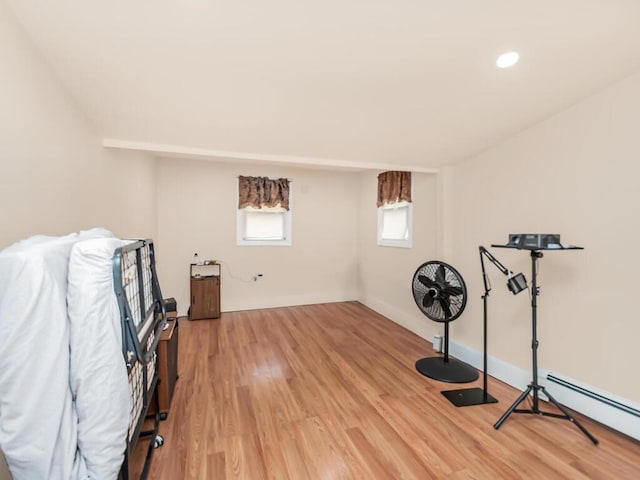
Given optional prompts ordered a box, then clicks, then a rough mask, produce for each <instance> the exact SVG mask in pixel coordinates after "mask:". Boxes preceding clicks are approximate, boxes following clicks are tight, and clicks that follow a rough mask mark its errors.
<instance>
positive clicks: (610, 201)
mask: <svg viewBox="0 0 640 480" xmlns="http://www.w3.org/2000/svg"><path fill="white" fill-rule="evenodd" d="M639 125H640V73H637V74H635V75H632V76H630V77H628V78H626V79H624V80H623V81H621V82H619V83H616V84H614V85H611V86H610V87H608V88H607V89H605V90H604V91H602V92H600V93H598V94H597V95H594V96H592V97H590V98H588V99H586V100H584V101H582V102H580V103H578V104H577V105H575V106H574V107H572V108H570V109H568V110H566V111H564V112H562V113H560V114H558V115H556V116H554V117H552V118H549V119H548V120H546V121H544V122H542V123H540V124H538V125H536V126H534V127H533V128H530V129H528V130H526V131H524V132H522V133H521V134H519V135H517V136H515V137H513V138H511V139H509V140H508V141H505V142H503V143H501V144H500V145H498V146H496V147H495V148H492V149H490V150H489V151H487V152H485V153H483V154H481V155H479V156H478V157H477V158H473V159H471V160H469V161H466V162H463V163H460V164H458V165H456V166H454V167H451V168H449V169H448V171H447V172H446V173H445V175H446V176H447V177H449V181H448V182H447V194H446V198H447V199H448V200H449V202H450V204H449V205H448V207H447V208H448V211H450V212H451V216H452V218H451V219H450V220H449V221H447V223H446V226H447V231H446V232H444V235H445V236H446V237H447V238H448V239H450V240H451V242H452V243H451V246H450V249H448V251H449V252H450V255H451V256H450V261H451V262H452V263H453V264H454V265H457V266H458V267H459V269H460V270H461V272H462V273H463V275H464V276H465V279H466V281H467V284H468V286H469V290H470V298H469V304H468V305H467V311H466V312H465V314H463V316H462V317H461V318H460V319H459V320H457V321H456V322H454V324H452V333H453V336H454V337H455V339H456V340H457V341H459V342H461V343H463V344H465V345H467V346H470V347H471V348H475V349H476V350H481V347H482V344H481V341H482V330H481V328H482V305H481V301H480V296H481V294H482V279H481V273H480V262H479V257H478V246H479V245H485V246H487V247H489V246H490V244H492V243H505V242H506V241H507V235H508V234H509V233H527V232H534V233H535V232H539V233H560V234H561V235H562V240H563V242H566V243H572V244H575V245H580V246H584V247H585V250H583V251H566V252H548V253H546V252H545V254H544V258H542V259H541V260H540V261H539V267H540V274H539V285H540V290H541V296H540V297H539V299H538V300H539V301H538V307H539V308H538V334H539V341H540V348H539V351H538V353H539V364H540V366H541V367H543V368H547V369H550V370H552V371H554V372H555V373H557V374H561V375H566V376H568V377H571V378H574V379H577V380H579V381H581V382H584V383H585V384H587V385H591V386H593V387H596V388H599V389H602V390H604V391H607V392H611V393H614V394H616V395H619V396H622V397H623V398H627V399H630V400H633V401H636V402H637V401H638V400H640V382H638V381H637V380H638V378H640V377H639V376H638V375H639V374H638V365H639V364H640V353H639V352H640V350H638V340H639V339H640V321H638V301H637V298H636V295H637V284H638V273H639V271H638V266H639V265H640V263H639V262H638V260H637V241H638V239H639V238H640V215H639V211H640V210H639V207H638V206H639V205H640V188H639V187H638V179H639V178H640V162H639V161H638V160H639V159H640V142H638V126H639ZM492 252H493V254H494V255H495V256H496V257H498V259H499V260H501V261H502V262H503V263H504V264H505V265H507V266H508V267H510V268H511V269H513V270H517V271H520V270H522V271H524V273H525V276H526V277H527V279H530V277H531V260H530V257H529V256H528V254H527V252H524V251H512V250H505V249H492ZM487 269H488V271H489V274H490V277H491V279H492V283H493V285H494V290H493V292H492V293H491V297H490V299H489V330H490V335H489V338H490V340H489V353H490V354H491V355H493V356H496V357H498V358H499V359H501V360H504V361H506V362H509V363H511V364H513V365H515V366H517V367H520V368H522V369H524V370H527V371H530V368H531V347H530V341H531V309H530V304H529V299H528V297H527V294H526V293H522V294H520V295H518V296H516V297H514V296H513V295H512V294H511V293H509V292H508V291H507V289H506V286H505V278H504V277H503V276H502V275H501V274H500V273H499V272H498V270H496V269H495V268H494V267H493V266H492V265H491V264H490V263H489V264H488V265H487Z"/></svg>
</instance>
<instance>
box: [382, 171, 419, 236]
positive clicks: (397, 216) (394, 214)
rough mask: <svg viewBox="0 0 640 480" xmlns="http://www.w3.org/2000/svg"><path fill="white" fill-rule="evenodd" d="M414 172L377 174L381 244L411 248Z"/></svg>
mask: <svg viewBox="0 0 640 480" xmlns="http://www.w3.org/2000/svg"><path fill="white" fill-rule="evenodd" d="M411 190H412V185H411V172H395V171H392V172H384V173H381V174H380V175H378V202H377V204H378V245H381V246H385V247H404V248H411V246H412V236H413V235H412V233H413V232H412V228H413V204H412V203H411V193H412V192H411Z"/></svg>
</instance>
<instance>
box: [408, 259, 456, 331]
mask: <svg viewBox="0 0 640 480" xmlns="http://www.w3.org/2000/svg"><path fill="white" fill-rule="evenodd" d="M438 271H440V272H442V274H443V275H442V277H443V279H444V287H445V288H444V290H447V289H451V288H453V289H454V290H456V291H459V292H460V293H459V294H452V295H448V302H447V303H448V308H449V311H450V315H447V313H446V311H445V309H444V308H443V306H442V304H441V302H440V301H435V300H434V301H433V302H432V303H431V304H430V305H429V306H425V305H424V303H423V302H424V298H425V296H427V295H430V293H433V290H439V288H436V289H434V288H433V287H429V286H428V285H425V283H423V281H422V280H421V278H420V277H421V276H422V277H426V278H427V279H428V280H429V281H430V282H432V283H434V284H436V283H438V280H439V279H438V278H437V276H438ZM441 286H442V285H439V287H441ZM412 291H413V299H414V300H415V302H416V305H417V306H418V308H419V309H420V311H421V312H422V313H423V314H424V315H426V316H427V317H428V318H429V319H431V320H433V321H435V322H443V323H446V322H451V321H453V320H455V319H457V318H458V317H459V316H460V315H461V314H462V311H463V310H464V308H465V306H466V303H467V288H466V285H465V283H464V280H463V279H462V276H461V275H460V273H459V272H458V271H457V270H456V269H455V268H453V267H452V266H451V265H449V264H447V263H444V262H440V261H430V262H425V263H423V264H422V265H420V267H418V269H417V270H416V272H415V274H414V275H413V284H412ZM445 293H447V292H445Z"/></svg>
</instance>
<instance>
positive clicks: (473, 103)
mask: <svg viewBox="0 0 640 480" xmlns="http://www.w3.org/2000/svg"><path fill="white" fill-rule="evenodd" d="M8 3H9V4H10V6H11V7H12V9H13V11H14V12H15V14H16V16H17V17H18V19H19V21H20V22H21V23H22V24H23V26H24V28H25V29H26V31H27V33H28V34H29V36H30V37H31V38H32V39H33V41H34V43H35V44H36V46H37V48H38V49H39V50H40V51H41V52H42V54H43V55H44V57H45V58H46V59H47V61H48V62H49V63H50V64H51V65H52V67H53V68H54V69H55V71H56V72H57V74H58V75H59V76H60V77H61V79H62V81H63V82H64V83H65V84H66V85H67V87H68V89H69V91H70V92H71V93H72V95H74V96H75V98H76V99H77V101H78V102H79V104H80V105H81V106H82V108H83V109H84V110H85V111H86V113H87V114H88V115H89V116H90V117H91V118H92V119H93V120H94V121H95V123H96V125H97V126H98V128H99V131H100V134H101V135H103V137H104V138H107V139H114V144H115V143H118V142H120V143H122V142H123V141H126V142H129V145H138V146H140V145H143V146H146V147H145V148H147V149H151V150H154V149H156V150H160V151H162V150H167V151H171V149H173V150H174V151H176V152H179V151H185V152H186V151H191V152H196V151H197V152H200V153H201V154H202V155H203V156H206V155H207V154H210V155H211V156H225V155H227V156H228V157H229V158H238V159H242V158H245V157H246V158H252V157H251V156H252V155H253V156H254V157H255V158H262V157H263V158H264V159H266V160H278V159H280V160H285V161H286V160H287V159H292V161H294V163H295V162H298V163H300V162H302V163H304V162H316V161H317V162H318V163H322V162H325V163H326V162H329V163H331V162H334V163H336V164H340V163H344V164H349V165H363V166H367V165H368V166H371V165H388V166H391V165H402V166H403V167H415V168H429V167H438V166H441V165H443V164H446V163H449V162H452V161H456V160H459V159H463V158H466V157H469V156H471V155H473V154H475V153H477V152H479V151H482V150H484V149H486V148H488V147H490V146H491V145H493V144H495V143H497V142H499V141H500V140H502V139H504V138H506V137H508V136H510V135H512V134H514V133H516V132H518V131H520V130H522V129H523V128H526V127H527V126H529V125H531V124H533V123H535V122H538V121H540V120H542V119H544V118H546V117H548V116H550V115H552V114H554V113H556V112H558V111H560V110H561V109H563V108H565V107H567V106H569V105H571V104H572V103H574V102H576V101H577V100H579V99H581V98H583V97H585V96H587V95H589V94H591V93H593V92H595V91H597V90H598V89H600V88H602V87H604V86H605V85H607V84H609V83H611V82H613V81H615V80H617V79H619V78H621V77H623V76H625V75H627V74H629V73H631V72H632V71H634V70H636V69H637V68H638V67H640V1H638V0H563V1H561V0H536V1H527V2H525V1H513V0H484V1H479V0H457V1H456V0H448V1H443V0H416V1H412V0H395V1H391V0H386V1H383V0H367V1H363V0H351V1H347V0H341V1H338V0H323V1H315V2H308V1H304V0H270V1H265V0H234V1H231V0H226V1H225V0H221V1H213V0H210V1H206V0H179V1H178V0H174V1H171V2H170V1H162V0H153V1H151V0H136V1H131V0H126V1H125V0H111V1H108V2H94V1H86V0H57V1H54V2H45V1H42V0H8ZM509 50H517V51H518V52H520V63H519V64H518V65H517V66H516V67H514V68H512V69H507V70H501V69H498V68H496V67H495V59H496V57H497V55H498V54H499V53H501V52H504V51H509ZM131 142H133V143H131ZM149 144H151V146H150V145H149ZM156 144H157V145H156ZM156 147H158V148H156Z"/></svg>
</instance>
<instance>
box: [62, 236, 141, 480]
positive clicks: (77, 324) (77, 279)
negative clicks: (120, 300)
mask: <svg viewBox="0 0 640 480" xmlns="http://www.w3.org/2000/svg"><path fill="white" fill-rule="evenodd" d="M127 243H130V241H123V240H118V239H115V238H100V239H95V240H88V241H83V242H78V243H76V244H75V245H74V246H73V249H72V251H71V258H70V261H69V286H68V292H67V304H68V312H69V324H70V352H71V371H70V376H69V383H70V385H71V391H72V393H73V396H74V398H75V406H76V410H77V414H78V449H79V451H80V455H81V457H82V459H83V460H84V463H85V464H86V467H87V473H88V476H89V478H92V479H94V478H95V479H112V478H116V477H117V476H118V472H119V470H120V466H121V465H122V461H123V458H124V457H123V455H124V451H125V448H126V441H127V430H128V425H129V411H130V409H131V401H130V395H129V383H128V380H127V368H126V366H125V361H124V357H123V354H122V332H121V322H120V312H119V309H118V304H117V300H116V296H115V294H114V287H113V270H112V257H113V252H114V250H115V249H116V248H119V247H121V246H123V245H126V244H127Z"/></svg>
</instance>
